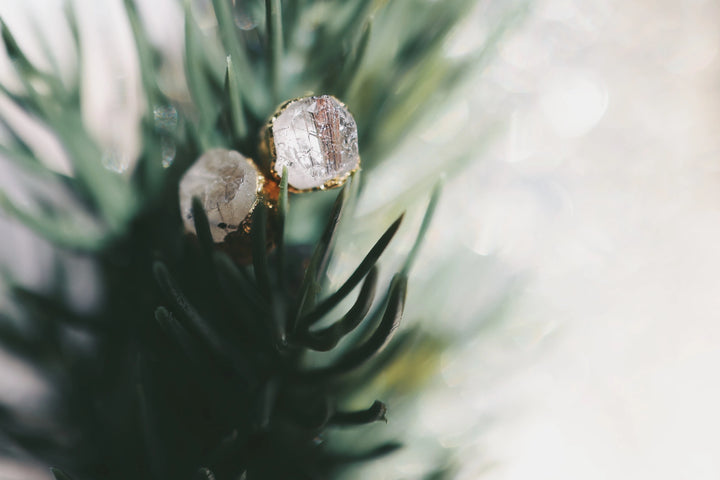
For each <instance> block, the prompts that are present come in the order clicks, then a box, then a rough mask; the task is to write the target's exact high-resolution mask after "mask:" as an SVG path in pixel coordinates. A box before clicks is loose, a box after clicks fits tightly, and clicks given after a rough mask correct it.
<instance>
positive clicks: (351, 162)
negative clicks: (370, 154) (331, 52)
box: [263, 95, 360, 192]
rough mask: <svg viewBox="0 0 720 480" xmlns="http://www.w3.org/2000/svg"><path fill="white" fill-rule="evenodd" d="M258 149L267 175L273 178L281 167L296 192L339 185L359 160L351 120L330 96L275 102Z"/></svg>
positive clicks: (340, 104)
mask: <svg viewBox="0 0 720 480" xmlns="http://www.w3.org/2000/svg"><path fill="white" fill-rule="evenodd" d="M263 148H265V152H266V154H267V155H268V156H269V157H270V159H269V160H270V165H269V170H270V173H271V174H272V176H273V177H275V178H276V179H279V178H280V177H281V176H282V171H283V168H287V171H288V188H289V189H290V190H293V191H296V192H299V191H308V190H321V189H326V188H333V187H337V186H340V185H342V184H343V183H344V182H345V180H346V179H347V177H348V176H349V175H350V174H351V173H352V172H353V171H355V170H357V168H358V167H359V165H360V155H359V153H358V132H357V125H356V124H355V119H354V118H353V116H352V114H350V112H349V111H348V110H347V108H346V107H345V105H344V104H342V103H341V102H340V101H339V100H338V99H336V98H335V97H332V96H330V95H322V96H317V97H305V98H300V99H297V100H291V101H289V102H287V103H286V104H284V105H283V106H281V107H280V108H279V109H278V111H277V113H276V114H275V116H274V117H273V118H272V119H271V120H270V122H269V124H268V125H267V127H266V130H265V144H264V145H263Z"/></svg>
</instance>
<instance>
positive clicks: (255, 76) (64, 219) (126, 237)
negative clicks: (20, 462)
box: [0, 0, 500, 480]
mask: <svg viewBox="0 0 720 480" xmlns="http://www.w3.org/2000/svg"><path fill="white" fill-rule="evenodd" d="M471 3H472V2H471V1H470V0H445V1H442V2H427V1H425V0H398V1H390V2H388V1H382V0H329V1H321V2H311V1H308V0H292V1H281V0H266V1H265V2H262V1H261V0H249V1H247V2H243V8H244V9H245V13H246V14H247V15H249V16H251V17H252V18H253V19H255V20H257V22H258V25H257V27H256V28H254V29H252V31H243V30H238V28H236V23H235V21H234V19H233V11H232V8H233V7H232V5H231V3H230V2H229V1H228V0H213V1H212V5H213V6H214V11H215V15H216V17H217V31H216V32H215V33H216V38H212V36H211V37H210V38H207V36H205V35H203V32H201V31H200V29H199V27H198V25H197V23H196V22H195V19H194V18H193V15H192V8H191V2H189V1H188V2H185V11H186V19H185V37H186V42H185V74H186V80H187V86H188V90H189V92H188V94H189V99H190V100H191V102H188V101H187V100H188V99H177V98H171V97H170V96H169V95H168V94H167V93H166V92H164V91H163V90H162V88H161V87H160V85H161V84H162V82H160V81H159V80H160V78H159V74H160V73H159V72H160V71H161V69H160V66H161V65H160V64H161V62H162V59H163V56H162V52H159V51H157V49H156V48H155V47H154V46H153V45H152V43H151V42H150V40H149V38H148V36H147V33H146V32H145V30H144V27H143V22H142V19H141V18H140V17H139V15H138V12H137V9H136V7H135V4H134V2H133V0H124V4H125V7H126V11H127V15H128V18H129V21H130V22H129V23H130V26H131V29H132V33H133V36H134V39H135V44H136V48H137V52H138V58H139V61H140V66H141V79H142V83H143V87H144V93H145V98H146V102H147V112H148V113H147V115H146V117H145V118H144V119H143V123H142V132H143V135H142V142H143V143H142V146H141V153H140V157H139V159H138V163H137V165H136V166H135V168H134V170H133V171H132V175H131V176H123V175H120V174H118V173H117V172H113V171H111V170H109V169H107V168H105V167H104V166H103V165H102V163H101V161H100V159H101V157H102V149H101V147H100V146H99V145H98V144H97V142H96V141H95V140H94V139H93V138H92V137H91V135H90V134H89V133H88V132H87V130H86V129H85V127H84V125H83V118H82V115H81V108H80V97H81V95H80V88H81V86H80V85H79V79H80V78H81V75H80V68H81V67H80V65H81V62H79V64H78V67H77V71H76V72H75V78H76V82H75V83H73V84H72V85H70V86H68V85H65V84H64V83H63V82H62V81H61V80H60V78H59V76H58V75H56V74H51V73H47V72H43V71H40V70H38V69H37V68H36V67H35V66H34V65H33V64H32V62H30V61H29V60H28V58H27V57H26V56H25V55H24V53H23V50H22V47H21V45H18V43H17V42H16V41H15V39H14V37H13V36H12V34H11V32H10V30H9V29H8V28H7V26H6V25H5V24H4V23H0V28H1V32H2V40H3V42H4V45H5V49H6V51H7V53H8V55H9V56H10V58H11V59H12V61H13V64H14V65H15V67H16V70H17V73H18V77H19V78H20V80H21V82H22V85H23V88H22V91H21V92H14V91H10V90H8V89H7V88H5V87H3V86H1V85H0V93H1V94H3V95H5V96H6V97H7V98H9V99H10V100H11V101H13V102H14V103H15V104H16V105H17V106H19V107H20V108H22V109H23V110H24V111H25V112H26V113H27V114H29V115H30V116H31V117H32V118H34V119H35V120H37V121H38V122H40V123H42V124H44V125H45V126H47V127H49V128H50V129H51V130H52V132H53V133H54V135H55V136H56V137H57V139H58V140H59V141H60V143H61V144H62V145H63V147H64V148H65V150H66V152H67V153H68V155H69V157H70V159H71V161H72V169H73V171H72V174H69V173H58V172H56V171H52V170H50V169H48V168H46V167H45V166H44V165H43V164H42V162H40V161H39V160H38V159H37V158H35V157H34V155H33V153H32V149H31V148H30V147H29V146H28V144H27V141H26V140H27V139H25V138H23V136H22V135H21V134H20V132H16V131H15V130H13V128H11V126H10V124H8V122H6V121H5V120H4V119H3V118H1V117H0V122H2V126H3V127H5V129H6V130H7V132H8V138H9V141H8V143H7V145H4V146H0V154H1V155H2V157H4V158H6V159H8V160H10V161H12V162H13V163H14V164H16V165H17V166H18V167H20V168H22V169H23V170H25V171H26V172H28V174H29V175H31V176H33V178H37V179H40V180H42V181H43V182H45V183H46V184H47V185H53V186H56V187H58V188H61V189H63V191H65V192H67V193H68V194H69V195H70V197H71V198H72V199H73V202H71V203H70V204H61V203H59V202H58V201H57V200H56V199H53V198H51V197H50V196H48V197H47V198H45V197H44V196H43V195H42V194H38V198H37V202H36V203H37V206H38V208H36V209H32V208H25V207H22V208H21V207H19V206H18V204H17V203H16V202H15V201H13V200H12V199H11V198H9V197H8V195H6V194H4V193H2V192H0V207H2V208H3V209H4V210H5V211H6V212H7V213H9V214H11V215H13V216H15V217H16V218H17V219H19V220H20V221H21V222H23V223H24V224H25V225H27V226H29V227H30V228H31V229H33V230H34V231H35V232H36V233H37V234H38V235H41V236H43V237H45V238H46V239H48V240H49V241H50V242H52V244H53V245H55V246H56V247H58V249H59V250H60V251H62V252H68V251H69V252H73V253H74V254H78V255H83V256H85V258H89V259H91V260H92V261H93V263H94V264H95V265H96V267H97V270H98V271H99V281H100V283H101V285H102V291H103V301H102V304H101V305H100V306H99V307H97V308H96V309H94V310H92V311H90V312H89V313H88V312H85V313H81V312H77V311H74V309H73V308H72V306H70V305H68V304H67V302H66V301H65V299H64V298H63V296H62V294H60V293H59V292H60V288H59V284H60V283H61V281H62V280H60V281H59V282H57V283H58V288H57V289H56V290H51V291H49V292H35V291H30V290H27V289H25V288H22V287H20V286H19V285H15V283H14V282H13V279H12V278H7V281H8V283H10V285H11V286H12V287H13V288H12V298H13V300H14V304H15V306H16V307H18V308H17V309H18V310H19V312H15V313H10V310H9V309H8V310H7V311H5V310H6V309H3V312H2V313H0V343H2V347H3V348H4V349H6V350H7V351H8V352H11V353H13V354H15V355H16V356H17V357H19V358H20V359H22V360H23V361H25V362H27V363H28V365H31V366H33V367H34V368H36V369H37V370H38V371H40V372H41V373H42V375H43V377H44V378H45V379H47V381H48V384H49V385H50V387H51V390H52V392H53V395H52V402H53V403H52V405H51V406H50V408H49V410H48V412H49V413H48V412H45V415H47V416H48V418H51V420H52V421H48V422H46V424H45V425H44V424H42V423H37V422H36V423H28V422H24V421H23V418H22V417H21V415H19V414H18V413H16V412H14V411H13V410H12V409H10V408H7V407H4V406H0V430H1V431H2V432H3V433H4V435H5V436H6V437H7V438H8V439H10V441H12V443H13V444H14V445H16V446H19V447H20V448H21V449H23V450H25V451H26V452H27V453H28V454H30V455H32V456H34V457H35V458H37V459H38V460H39V461H42V462H45V463H46V464H48V465H57V466H58V467H60V468H63V470H59V469H56V468H53V469H52V474H53V475H54V476H55V478H56V479H57V480H70V479H72V480H100V479H108V480H113V479H118V480H120V479H122V480H126V479H133V480H143V479H156V480H165V479H190V478H197V479H217V480H221V479H228V480H237V479H247V480H256V479H257V480H261V479H289V478H293V479H324V478H334V476H335V474H337V473H338V472H341V471H342V470H343V469H344V468H345V467H346V466H348V465H349V464H352V463H355V462H360V461H367V460H371V459H374V458H377V457H380V456H383V455H386V454H389V453H391V452H393V451H394V450H396V449H397V448H399V443H396V442H390V443H384V444H380V445H377V446H376V447H374V448H371V449H369V450H367V451H356V450H339V449H337V448H335V447H334V446H333V444H332V441H326V440H328V439H329V440H331V439H332V431H333V428H339V427H358V426H361V425H363V424H367V423H371V422H376V421H387V419H386V411H387V408H386V406H385V405H384V404H383V403H382V402H379V401H376V402H375V403H373V404H372V405H371V406H370V407H369V408H367V409H364V410H363V409H361V410H358V411H346V410H343V409H341V407H343V405H344V401H345V400H346V399H348V398H351V397H352V394H353V393H355V392H357V391H359V390H361V389H362V388H364V387H365V386H366V385H367V381H368V380H369V378H370V376H369V375H367V374H363V373H362V372H369V371H373V370H374V371H378V370H381V369H382V367H383V366H384V365H385V364H386V363H387V362H388V361H389V360H388V359H389V358H390V357H391V356H392V355H397V352H399V351H400V350H401V349H402V348H404V347H405V346H406V345H407V344H408V342H407V341H404V340H403V339H406V338H408V335H402V336H401V337H400V338H399V339H398V340H400V341H399V342H396V344H394V345H393V344H391V347H390V348H388V349H385V350H384V351H383V349H384V347H385V346H386V345H387V344H388V342H389V341H390V339H391V338H392V336H393V333H394V332H395V330H396V329H397V327H398V325H399V322H400V319H401V316H402V312H403V307H404V302H405V296H406V290H407V283H408V274H409V270H410V266H411V264H412V261H413V260H414V258H415V257H416V255H417V252H418V248H419V241H420V239H421V238H422V237H423V235H424V233H425V231H426V230H427V226H428V223H429V219H430V216H431V214H432V210H433V208H434V205H435V203H436V202H437V198H438V192H439V190H437V191H436V193H435V194H433V197H432V201H431V203H430V207H429V209H428V216H427V217H426V219H425V220H424V222H423V226H422V228H421V233H420V235H419V237H418V242H417V243H416V245H415V246H414V247H413V248H412V250H411V252H410V254H409V256H408V258H407V260H406V262H404V263H403V266H402V268H401V271H400V272H398V273H397V274H396V275H395V276H394V277H393V279H392V281H391V282H390V284H389V285H384V284H383V282H380V281H379V280H378V278H379V275H378V271H379V268H380V267H379V264H378V262H379V260H380V257H381V255H382V254H383V252H385V250H386V248H387V247H388V245H389V244H390V242H391V240H392V238H393V237H394V236H395V234H396V233H397V232H398V229H399V228H400V224H401V221H402V216H401V217H400V218H398V219H397V220H396V221H395V222H393V223H392V224H391V225H389V226H387V229H386V231H385V232H384V233H383V234H382V235H381V236H380V237H379V239H378V240H377V242H376V243H375V244H374V245H373V246H372V247H371V248H370V249H369V251H368V253H367V255H366V256H365V257H364V258H363V259H362V260H361V261H359V263H358V266H357V268H356V269H355V270H354V271H353V272H352V273H351V274H350V275H349V277H348V278H347V280H346V281H345V282H344V283H342V284H341V285H340V287H338V288H337V289H335V290H333V291H328V290H327V289H326V288H325V287H324V284H325V283H326V273H327V269H328V266H329V264H330V262H331V260H332V253H333V251H334V250H335V249H336V246H335V245H334V239H335V232H336V230H337V227H338V224H339V223H340V222H341V219H342V217H343V214H344V211H345V209H346V205H347V204H348V203H352V202H353V201H355V199H354V198H353V195H352V194H351V193H350V192H351V190H352V191H354V192H355V193H357V190H358V186H357V181H358V177H357V176H356V177H355V178H353V179H352V180H351V186H350V188H347V187H346V188H345V189H343V190H342V191H341V192H340V193H339V194H338V197H337V200H336V203H335V205H334V207H333V208H332V209H330V210H329V214H328V215H327V222H326V227H325V229H324V231H323V232H322V233H321V234H319V235H318V237H319V238H318V240H317V241H316V242H314V243H315V246H314V249H310V248H309V247H308V244H309V243H310V240H308V242H307V243H308V244H295V243H289V242H288V241H287V239H286V235H285V230H286V218H287V217H288V216H289V215H290V213H289V204H290V203H291V200H290V199H288V193H287V181H286V178H285V177H286V173H285V172H284V173H283V181H282V182H281V184H280V202H279V206H278V208H277V211H268V208H267V207H265V206H261V207H258V208H256V210H255V212H254V217H253V228H252V236H253V238H252V251H253V262H252V266H251V267H245V266H239V265H237V264H235V263H234V262H233V260H231V259H230V257H228V256H227V255H226V254H225V253H221V252H219V251H217V250H216V249H215V246H214V245H213V242H212V238H211V236H210V232H209V227H208V222H207V218H206V216H205V214H204V212H203V211H202V208H201V205H200V203H199V202H197V201H195V202H193V216H194V219H195V227H196V231H197V237H190V236H188V235H184V234H183V233H182V225H181V221H180V216H179V206H178V199H177V185H178V181H179V178H180V176H181V175H182V173H183V172H184V171H185V170H186V169H187V168H188V167H189V166H190V165H191V164H192V162H193V161H194V160H195V159H196V158H197V157H198V156H199V155H200V154H201V152H203V151H205V150H207V149H209V148H211V147H215V146H222V147H225V148H232V149H237V150H240V151H242V152H243V153H244V154H246V155H248V156H251V157H255V158H256V156H257V150H258V148H257V141H258V133H259V130H260V128H261V126H262V125H263V123H264V122H265V121H266V119H267V118H268V116H269V115H270V114H271V113H272V112H273V110H274V109H275V107H276V105H277V104H278V103H279V102H280V101H283V100H286V99H288V98H292V97H295V96H299V95H304V94H306V93H308V92H312V93H316V94H324V93H330V94H335V95H338V96H339V97H340V99H341V100H343V101H345V102H346V104H347V105H348V107H349V108H350V110H351V111H352V112H353V114H354V115H355V118H356V120H357V122H358V127H359V132H360V135H361V138H360V149H361V152H362V155H363V165H364V166H365V168H372V167H373V165H375V164H377V163H378V162H379V161H381V160H382V159H383V158H384V156H385V155H386V154H387V153H388V151H389V150H390V149H391V148H393V147H394V144H395V143H397V142H399V141H400V140H401V138H402V136H403V135H404V134H405V133H406V132H408V131H409V129H410V128H411V127H412V125H413V124H415V123H416V122H417V121H418V120H419V119H420V118H421V117H422V115H419V109H421V108H422V107H423V105H429V104H430V103H431V101H432V100H434V99H436V98H437V97H439V96H440V97H441V96H443V95H444V94H445V92H446V91H447V90H448V89H450V88H452V86H453V85H454V84H455V83H456V81H457V79H458V76H459V73H460V72H461V71H463V69H465V68H467V66H468V64H467V62H465V61H462V60H449V59H447V58H446V57H444V56H443V54H442V49H441V45H442V43H443V41H444V40H445V39H446V37H447V35H448V33H449V32H450V30H451V28H452V27H453V26H454V25H456V24H457V23H458V21H459V20H460V19H461V18H462V17H463V15H464V14H465V12H466V11H467V9H468V8H469V7H470V6H471ZM68 22H69V24H70V26H71V30H72V33H73V36H74V39H75V42H76V48H77V51H78V52H80V49H79V44H80V42H81V41H82V40H83V39H82V38H81V37H80V35H79V33H78V29H77V25H76V23H75V18H74V16H73V14H72V11H68ZM499 29H500V27H499ZM78 55H79V53H78ZM289 56H292V57H293V58H294V59H295V60H297V59H299V60H300V63H301V66H302V68H301V69H300V70H299V71H296V70H291V69H290V68H289V67H288V64H287V62H285V61H284V60H285V59H286V58H288V57H289ZM217 59H220V60H221V61H220V62H218V61H216V60H217ZM87 87H92V86H87ZM158 109H159V110H158ZM163 109H169V110H170V111H173V112H176V114H177V121H176V122H175V123H174V124H172V125H170V126H168V125H165V124H163V123H162V122H158V119H157V115H156V112H157V111H161V112H162V111H163ZM154 115H155V116H154ZM160 120H162V118H161V119H160ZM168 142H169V143H170V144H172V146H173V148H174V151H175V152H176V153H175V156H174V162H173V163H172V165H170V166H169V168H164V166H163V163H162V161H163V153H162V152H163V145H164V144H166V143H168ZM165 167H167V165H165ZM327 198H328V195H327V194H318V199H317V206H318V208H317V211H318V212H323V211H328V209H327ZM270 213H271V215H270ZM268 231H272V232H274V233H275V235H276V237H277V238H275V239H274V241H275V244H276V245H275V246H276V248H275V249H274V250H273V251H272V252H271V253H267V252H268V245H269V243H270V239H269V238H267V236H266V235H267V233H268ZM312 240H314V239H312ZM310 251H312V254H311V255H310V254H308V253H309V252H310ZM358 287H359V288H358ZM353 292H357V294H356V295H357V297H356V298H355V299H354V301H353V300H352V298H351V297H352V295H353ZM377 292H380V293H378V294H377V297H378V298H379V300H376V293H377ZM341 306H342V307H343V308H345V309H346V310H345V312H344V313H340V314H336V310H338V309H339V308H340V307H341ZM332 315H337V316H336V317H332ZM319 324H320V325H319ZM78 337H80V338H82V339H83V340H82V341H78V340H77V338H78ZM381 351H382V353H381V354H380V355H378V353H379V352H381ZM317 352H328V353H317ZM358 371H360V374H358ZM65 471H67V472H70V474H68V473H65ZM71 475H72V476H71Z"/></svg>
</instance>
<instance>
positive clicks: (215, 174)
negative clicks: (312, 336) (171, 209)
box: [180, 148, 260, 243]
mask: <svg viewBox="0 0 720 480" xmlns="http://www.w3.org/2000/svg"><path fill="white" fill-rule="evenodd" d="M259 178H260V177H259V175H258V171H257V168H256V167H255V165H254V164H253V163H252V162H251V161H250V160H249V159H247V158H245V157H244V156H242V155H241V154H240V153H238V152H236V151H232V150H225V149H222V148H218V149H215V150H210V151H209V152H207V153H205V154H204V155H203V156H202V157H200V158H199V159H198V160H197V161H196V162H195V163H194V164H193V166H192V167H191V168H190V169H189V170H188V171H187V172H185V175H183V177H182V179H181V180H180V209H181V213H182V218H183V222H184V224H185V229H186V230H187V231H188V232H191V233H195V224H194V222H193V214H192V198H193V197H198V198H199V199H200V201H201V202H202V205H203V207H204V208H205V212H206V213H207V216H208V221H209V223H210V232H211V233H212V237H213V240H214V241H215V242H216V243H219V242H222V241H223V240H224V239H225V237H226V236H227V235H228V234H229V233H232V232H234V231H236V230H238V229H240V228H241V227H242V226H243V225H242V224H243V222H244V221H245V220H246V219H247V217H248V216H249V215H250V213H251V212H252V211H253V209H254V208H255V205H256V204H257V202H258V196H257V191H258V182H259Z"/></svg>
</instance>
